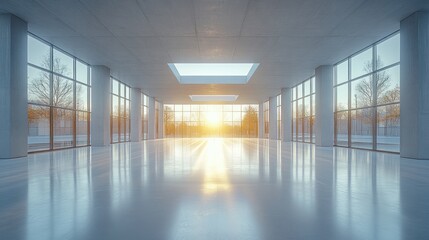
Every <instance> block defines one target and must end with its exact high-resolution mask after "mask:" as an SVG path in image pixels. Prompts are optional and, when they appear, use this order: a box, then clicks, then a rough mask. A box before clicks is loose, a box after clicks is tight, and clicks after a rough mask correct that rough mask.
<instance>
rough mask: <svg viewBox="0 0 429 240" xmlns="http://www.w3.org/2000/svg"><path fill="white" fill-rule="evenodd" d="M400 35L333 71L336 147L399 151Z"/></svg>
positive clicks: (351, 58)
mask: <svg viewBox="0 0 429 240" xmlns="http://www.w3.org/2000/svg"><path fill="white" fill-rule="evenodd" d="M399 52H400V35H399V33H394V34H393V35H390V36H388V37H387V38H385V39H383V40H381V41H379V42H377V43H375V44H373V45H371V46H369V47H367V48H365V49H363V50H362V51H360V52H358V53H356V54H354V55H352V56H350V57H348V58H347V59H345V60H343V61H341V62H339V63H338V64H336V65H335V68H334V99H335V100H334V106H335V112H334V120H335V145H337V146H345V147H354V148H364V149H373V150H382V151H391V152H399V137H400V136H399V127H400V122H399V116H400V88H399V87H400V85H399V84H400V72H399V71H400V69H399V64H400V56H399Z"/></svg>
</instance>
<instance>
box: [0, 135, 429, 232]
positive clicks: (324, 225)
mask: <svg viewBox="0 0 429 240" xmlns="http://www.w3.org/2000/svg"><path fill="white" fill-rule="evenodd" d="M0 239H5V240H6V239H7V240H12V239H41V240H46V239H55V240H56V239H61V240H65V239H83V240H85V239H103V240H104V239H198V240H203V239H240V240H241V239H264V240H265V239H267V240H268V239H347V240H352V239H389V240H395V239H429V161H417V160H409V159H400V157H399V156H398V155H396V154H386V153H377V152H370V151H363V150H352V149H346V148H317V147H315V146H314V145H311V144H302V143H281V142H278V141H268V140H261V139H221V138H219V139H216V138H214V139H165V140H154V141H145V142H141V143H123V144H115V145H112V146H110V147H104V148H90V147H88V148H78V149H69V150H62V151H55V152H47V153H38V154H31V155H29V157H28V158H23V159H14V160H0Z"/></svg>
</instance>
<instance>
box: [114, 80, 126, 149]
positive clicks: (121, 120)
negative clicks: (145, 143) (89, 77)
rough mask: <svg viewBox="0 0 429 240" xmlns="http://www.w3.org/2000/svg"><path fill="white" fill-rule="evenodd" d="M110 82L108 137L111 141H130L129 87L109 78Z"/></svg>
mask: <svg viewBox="0 0 429 240" xmlns="http://www.w3.org/2000/svg"><path fill="white" fill-rule="evenodd" d="M110 82H111V84H112V88H111V89H112V93H111V96H112V111H111V121H110V125H111V126H110V139H111V142H112V143H118V142H127V141H130V87H128V86H127V85H125V84H123V83H122V82H120V81H118V80H117V79H115V78H112V77H111V78H110Z"/></svg>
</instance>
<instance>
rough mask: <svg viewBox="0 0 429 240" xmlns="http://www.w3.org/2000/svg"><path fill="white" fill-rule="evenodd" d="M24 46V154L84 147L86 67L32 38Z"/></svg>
mask: <svg viewBox="0 0 429 240" xmlns="http://www.w3.org/2000/svg"><path fill="white" fill-rule="evenodd" d="M27 44H28V53H27V54H28V65H27V66H28V82H27V83H28V151H29V152H35V151H44V150H52V149H60V148H70V147H77V146H88V145H89V144H90V129H89V128H90V118H91V104H90V99H91V76H90V67H89V65H88V64H86V63H85V62H83V61H81V60H79V59H77V58H76V57H74V56H72V55H70V54H68V53H66V52H64V51H62V50H61V49H59V48H57V47H55V46H54V45H52V44H50V43H48V42H46V41H43V40H41V39H40V38H38V37H36V36H34V35H32V34H29V35H28V42H27Z"/></svg>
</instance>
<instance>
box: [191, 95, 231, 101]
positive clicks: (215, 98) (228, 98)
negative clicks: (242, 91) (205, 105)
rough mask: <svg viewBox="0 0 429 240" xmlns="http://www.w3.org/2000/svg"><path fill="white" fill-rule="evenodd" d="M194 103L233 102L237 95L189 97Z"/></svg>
mask: <svg viewBox="0 0 429 240" xmlns="http://www.w3.org/2000/svg"><path fill="white" fill-rule="evenodd" d="M189 97H190V98H191V100H192V101H194V102H234V101H235V100H237V98H238V95H189Z"/></svg>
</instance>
